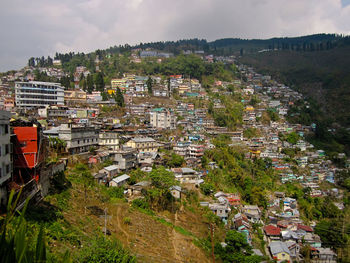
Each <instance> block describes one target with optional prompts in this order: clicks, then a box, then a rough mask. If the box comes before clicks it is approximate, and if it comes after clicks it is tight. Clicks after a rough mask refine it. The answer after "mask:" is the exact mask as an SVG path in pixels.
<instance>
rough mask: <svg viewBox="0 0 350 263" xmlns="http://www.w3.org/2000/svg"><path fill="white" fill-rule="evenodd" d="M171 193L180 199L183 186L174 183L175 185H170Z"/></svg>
mask: <svg viewBox="0 0 350 263" xmlns="http://www.w3.org/2000/svg"><path fill="white" fill-rule="evenodd" d="M170 193H171V195H172V196H173V197H174V198H177V199H180V198H181V193H182V189H181V186H178V185H174V186H172V187H170Z"/></svg>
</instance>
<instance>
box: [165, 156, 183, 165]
mask: <svg viewBox="0 0 350 263" xmlns="http://www.w3.org/2000/svg"><path fill="white" fill-rule="evenodd" d="M164 159H165V162H166V165H167V166H169V167H181V166H182V165H183V164H185V159H184V158H183V157H182V156H181V155H178V154H175V153H172V154H171V155H170V156H165V157H164Z"/></svg>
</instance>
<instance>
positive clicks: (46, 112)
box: [38, 105, 69, 119]
mask: <svg viewBox="0 0 350 263" xmlns="http://www.w3.org/2000/svg"><path fill="white" fill-rule="evenodd" d="M68 109H69V108H68V107H66V106H58V105H52V106H48V107H46V108H44V109H38V114H39V116H40V117H44V118H47V119H58V118H68Z"/></svg>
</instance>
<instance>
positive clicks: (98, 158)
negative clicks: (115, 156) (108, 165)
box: [89, 151, 109, 164]
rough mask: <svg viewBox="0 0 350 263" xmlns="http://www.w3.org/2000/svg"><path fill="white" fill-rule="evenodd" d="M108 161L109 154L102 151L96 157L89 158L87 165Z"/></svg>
mask: <svg viewBox="0 0 350 263" xmlns="http://www.w3.org/2000/svg"><path fill="white" fill-rule="evenodd" d="M108 159H109V152H107V151H102V152H99V153H98V154H96V155H92V156H90V157H89V164H97V163H103V162H104V161H106V160H108Z"/></svg>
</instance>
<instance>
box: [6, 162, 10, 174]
mask: <svg viewBox="0 0 350 263" xmlns="http://www.w3.org/2000/svg"><path fill="white" fill-rule="evenodd" d="M9 172H10V165H9V164H7V165H6V174H8V173H9Z"/></svg>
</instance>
